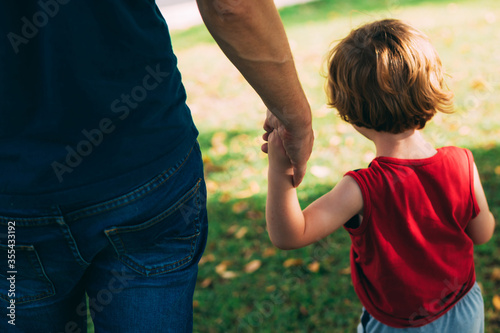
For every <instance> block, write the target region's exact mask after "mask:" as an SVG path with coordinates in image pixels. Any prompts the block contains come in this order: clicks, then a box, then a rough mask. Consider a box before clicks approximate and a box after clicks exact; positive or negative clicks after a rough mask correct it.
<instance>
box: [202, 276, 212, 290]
mask: <svg viewBox="0 0 500 333" xmlns="http://www.w3.org/2000/svg"><path fill="white" fill-rule="evenodd" d="M211 284H212V279H210V278H206V279H205V280H203V281H202V282H201V283H200V286H201V287H202V288H207V287H210V285H211Z"/></svg>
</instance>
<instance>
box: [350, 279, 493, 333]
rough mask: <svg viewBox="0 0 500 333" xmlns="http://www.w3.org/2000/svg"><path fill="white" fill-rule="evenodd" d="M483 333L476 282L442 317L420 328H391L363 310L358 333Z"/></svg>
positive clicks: (481, 299)
mask: <svg viewBox="0 0 500 333" xmlns="http://www.w3.org/2000/svg"><path fill="white" fill-rule="evenodd" d="M403 332H407V333H483V332H484V301H483V296H482V295H481V289H480V288H479V285H478V284H477V282H476V283H475V284H474V286H473V287H472V288H471V290H469V292H468V293H467V294H466V295H465V296H464V297H463V298H462V299H461V300H460V301H458V302H457V303H456V304H455V305H454V306H453V308H451V309H450V310H449V311H448V312H446V314H444V315H443V316H442V317H440V318H438V319H436V320H435V321H433V322H430V323H429V324H427V325H424V326H420V327H409V328H393V327H389V326H387V325H384V324H382V323H381V322H379V321H378V320H376V319H375V318H373V317H372V316H371V315H370V314H369V313H368V312H367V311H366V310H365V309H363V314H362V315H361V323H360V324H359V326H358V333H403Z"/></svg>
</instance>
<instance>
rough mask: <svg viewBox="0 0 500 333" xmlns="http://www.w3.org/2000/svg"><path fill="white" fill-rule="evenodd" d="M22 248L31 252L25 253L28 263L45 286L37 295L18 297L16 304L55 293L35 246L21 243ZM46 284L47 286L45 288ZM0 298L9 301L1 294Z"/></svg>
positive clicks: (37, 299)
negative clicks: (34, 262) (36, 264)
mask: <svg viewBox="0 0 500 333" xmlns="http://www.w3.org/2000/svg"><path fill="white" fill-rule="evenodd" d="M22 248H23V249H24V250H26V251H28V252H31V253H29V254H27V257H28V260H29V263H30V265H31V267H32V269H33V271H35V272H36V273H37V277H38V278H39V279H40V278H42V279H43V283H44V285H45V286H46V291H44V292H41V293H39V294H38V295H33V296H24V297H20V298H18V299H16V304H24V303H28V302H34V301H39V300H41V299H44V298H47V297H51V296H53V295H55V288H54V284H53V283H52V281H51V280H50V279H49V277H48V276H47V274H46V273H45V269H44V268H43V265H42V262H41V260H40V257H39V256H38V253H37V251H36V249H35V247H34V246H33V245H30V246H26V245H23V246H22ZM18 249H19V247H18ZM33 255H34V256H35V257H36V259H35V260H33V258H32V256H33ZM33 261H36V262H37V263H38V267H35V266H34V265H33ZM40 273H41V274H40ZM47 286H48V288H47ZM0 298H1V299H3V300H5V301H7V302H8V301H9V299H6V298H4V297H3V295H2V294H0Z"/></svg>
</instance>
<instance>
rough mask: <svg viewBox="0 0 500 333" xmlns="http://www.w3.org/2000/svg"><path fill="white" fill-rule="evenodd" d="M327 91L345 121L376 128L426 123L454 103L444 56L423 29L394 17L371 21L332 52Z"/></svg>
mask: <svg viewBox="0 0 500 333" xmlns="http://www.w3.org/2000/svg"><path fill="white" fill-rule="evenodd" d="M328 71H329V73H328V84H327V94H328V97H329V105H330V106H332V107H335V108H336V109H337V110H338V112H339V115H340V116H341V118H342V119H344V120H345V121H347V122H349V123H351V124H354V125H357V126H360V127H366V128H371V129H374V130H376V131H382V132H390V133H395V134H397V133H402V132H404V131H406V130H408V129H413V128H418V129H421V128H424V126H425V124H426V123H427V121H429V120H430V119H431V118H432V117H433V116H434V114H436V112H437V111H441V112H445V113H449V112H451V111H452V109H453V94H452V93H451V92H449V91H446V90H445V89H444V87H443V86H444V80H443V71H442V65H441V60H440V59H439V55H438V54H437V52H436V50H435V49H434V47H433V46H432V45H431V43H430V42H429V39H428V38H427V36H425V35H424V34H423V33H422V32H420V31H419V30H417V29H415V28H413V27H412V26H410V25H408V24H406V23H404V22H402V21H399V20H394V19H387V20H382V21H376V22H373V23H370V24H366V25H364V26H362V27H360V28H358V29H356V30H353V31H351V33H350V34H349V35H348V36H347V37H346V38H344V39H343V40H342V41H340V43H339V44H337V45H336V46H335V47H334V48H333V50H332V51H331V52H330V54H329V63H328Z"/></svg>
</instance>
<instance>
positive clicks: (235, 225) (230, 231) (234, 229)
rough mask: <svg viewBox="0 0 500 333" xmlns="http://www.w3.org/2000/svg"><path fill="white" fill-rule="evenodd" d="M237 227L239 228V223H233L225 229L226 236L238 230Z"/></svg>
mask: <svg viewBox="0 0 500 333" xmlns="http://www.w3.org/2000/svg"><path fill="white" fill-rule="evenodd" d="M238 228H239V225H237V224H234V225H232V226H230V227H229V228H228V229H227V231H226V234H227V235H228V236H231V235H232V234H234V233H235V232H236V230H238Z"/></svg>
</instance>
